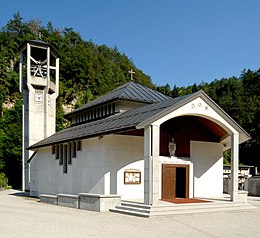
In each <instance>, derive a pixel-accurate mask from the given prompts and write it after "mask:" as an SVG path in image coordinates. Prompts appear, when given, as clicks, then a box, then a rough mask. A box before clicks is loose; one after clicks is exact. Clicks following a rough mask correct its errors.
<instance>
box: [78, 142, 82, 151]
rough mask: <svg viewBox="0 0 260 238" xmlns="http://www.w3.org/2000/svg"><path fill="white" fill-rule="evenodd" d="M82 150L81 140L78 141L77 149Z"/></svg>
mask: <svg viewBox="0 0 260 238" xmlns="http://www.w3.org/2000/svg"><path fill="white" fill-rule="evenodd" d="M79 150H81V141H80V140H79V141H77V151H79Z"/></svg>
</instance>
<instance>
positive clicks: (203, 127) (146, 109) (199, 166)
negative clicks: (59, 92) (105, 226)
mask: <svg viewBox="0 0 260 238" xmlns="http://www.w3.org/2000/svg"><path fill="white" fill-rule="evenodd" d="M57 89H58V88H57ZM37 103H38V104H39V102H37ZM37 103H36V104H37ZM46 103H48V101H46ZM65 117H66V119H68V120H69V121H70V122H71V126H69V127H68V128H66V129H64V130H62V131H59V132H57V133H53V134H52V135H49V136H47V137H44V138H42V140H39V141H38V142H37V143H33V144H30V145H29V147H28V148H27V149H29V150H30V151H32V153H31V156H30V159H29V161H28V162H29V165H30V174H29V176H28V177H29V190H30V194H31V195H33V196H40V195H41V194H50V195H57V194H71V195H77V194H80V193H90V194H100V195H111V194H116V195H120V196H121V199H123V200H140V201H143V203H144V204H147V205H157V204H159V201H161V200H166V201H167V200H170V199H175V198H201V197H203V198H207V197H216V196H222V194H223V152H224V151H225V150H227V149H230V148H231V159H232V164H231V170H232V175H231V177H232V179H231V181H232V182H231V191H230V195H231V201H233V202H237V201H239V196H240V194H239V190H238V186H237V185H238V177H237V174H238V161H239V144H241V143H243V142H245V141H247V140H249V139H250V136H249V135H248V133H247V132H246V131H245V130H244V129H243V128H241V127H240V126H239V125H238V124H237V123H236V122H235V121H234V120H233V119H232V118H231V117H230V116H229V115H228V114H227V113H226V112H225V111H224V110H222V109H221V108H220V107H219V106H218V105H217V104H216V103H215V102H214V101H213V100H212V99H211V98H210V97H209V96H208V95H207V94H206V93H205V92H203V91H198V92H196V93H192V94H189V95H185V96H181V97H177V98H171V97H169V96H165V95H163V94H161V93H159V92H157V91H154V90H152V89H150V88H147V87H145V86H143V85H140V84H138V83H135V82H133V81H131V82H128V83H126V84H124V85H121V86H120V87H118V88H116V89H115V90H113V91H111V92H109V93H107V94H105V95H103V96H101V97H99V98H97V99H95V100H93V101H91V102H88V103H87V104H85V105H83V106H81V107H79V108H77V109H75V110H74V111H72V112H71V113H68V114H67V115H66V116H65ZM46 118H47V117H46ZM47 124H48V122H47Z"/></svg>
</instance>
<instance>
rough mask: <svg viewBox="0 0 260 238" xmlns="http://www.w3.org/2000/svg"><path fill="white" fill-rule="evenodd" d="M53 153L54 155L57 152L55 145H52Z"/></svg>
mask: <svg viewBox="0 0 260 238" xmlns="http://www.w3.org/2000/svg"><path fill="white" fill-rule="evenodd" d="M51 153H52V154H53V155H54V154H55V145H52V147H51Z"/></svg>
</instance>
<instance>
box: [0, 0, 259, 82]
mask: <svg viewBox="0 0 260 238" xmlns="http://www.w3.org/2000/svg"><path fill="white" fill-rule="evenodd" d="M17 11H19V12H20V15H21V16H22V18H23V19H24V21H26V22H27V21H29V20H33V19H34V20H36V19H40V20H41V22H42V24H43V25H44V26H46V25H47V23H48V22H49V21H51V22H52V23H53V26H54V28H59V29H63V28H65V27H67V28H69V27H71V28H73V30H74V31H76V32H79V33H80V35H81V37H82V38H83V39H84V40H86V41H87V40H92V41H93V42H94V43H95V44H98V45H103V44H105V45H107V46H109V47H112V48H114V47H115V46H116V47H117V48H118V50H119V51H120V52H121V53H124V54H126V55H127V56H128V57H129V58H130V59H131V60H132V61H133V62H134V64H135V66H136V67H137V68H139V69H141V70H142V71H143V72H144V73H145V74H147V75H149V76H150V77H151V79H152V82H153V83H154V84H156V85H158V86H162V85H166V84H169V85H170V86H171V87H173V86H174V85H176V86H177V87H182V86H184V87H185V86H189V85H193V84H194V83H196V84H200V83H206V82H208V83H210V82H212V81H214V80H215V79H221V78H224V77H225V78H228V77H232V76H236V77H239V76H240V75H241V73H242V71H243V70H244V69H251V70H257V69H258V68H260V1H259V0H160V1H159V0H128V1H126V0H70V1H68V0H44V1H35V0H34V1H32V0H0V27H3V26H5V25H6V24H7V22H8V21H9V20H10V19H12V18H13V14H14V13H16V12H17ZM129 70H130V69H129Z"/></svg>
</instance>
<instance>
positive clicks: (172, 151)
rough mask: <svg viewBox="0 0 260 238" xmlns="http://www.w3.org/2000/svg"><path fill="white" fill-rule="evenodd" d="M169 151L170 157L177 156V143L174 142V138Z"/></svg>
mask: <svg viewBox="0 0 260 238" xmlns="http://www.w3.org/2000/svg"><path fill="white" fill-rule="evenodd" d="M168 149H169V153H170V157H172V156H175V152H176V143H175V141H174V139H173V138H172V140H171V141H170V142H169V145H168Z"/></svg>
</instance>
